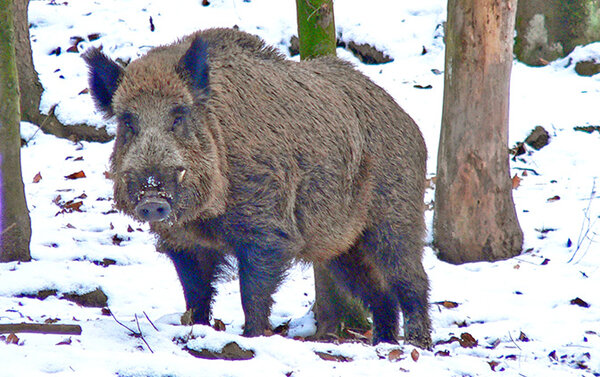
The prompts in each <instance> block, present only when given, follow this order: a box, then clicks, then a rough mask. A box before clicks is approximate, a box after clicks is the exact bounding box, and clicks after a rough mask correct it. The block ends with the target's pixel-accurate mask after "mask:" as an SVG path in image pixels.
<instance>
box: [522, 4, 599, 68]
mask: <svg viewBox="0 0 600 377" xmlns="http://www.w3.org/2000/svg"><path fill="white" fill-rule="evenodd" d="M599 20H600V2H598V1H597V0H519V5H518V8H517V21H516V30H517V37H516V38H515V54H516V55H517V58H518V59H519V60H520V61H522V62H524V63H526V64H529V65H534V66H539V65H545V64H547V62H549V61H552V60H555V59H558V58H561V57H563V56H565V55H568V54H569V53H571V51H573V49H574V48H575V46H577V45H583V44H587V43H591V42H595V41H598V40H600V22H599Z"/></svg>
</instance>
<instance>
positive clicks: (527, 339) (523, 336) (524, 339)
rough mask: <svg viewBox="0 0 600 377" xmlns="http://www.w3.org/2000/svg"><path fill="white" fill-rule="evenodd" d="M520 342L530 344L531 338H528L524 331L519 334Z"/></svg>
mask: <svg viewBox="0 0 600 377" xmlns="http://www.w3.org/2000/svg"><path fill="white" fill-rule="evenodd" d="M519 340H520V341H521V342H529V340H530V339H529V337H527V335H525V333H524V332H523V331H521V333H520V334H519Z"/></svg>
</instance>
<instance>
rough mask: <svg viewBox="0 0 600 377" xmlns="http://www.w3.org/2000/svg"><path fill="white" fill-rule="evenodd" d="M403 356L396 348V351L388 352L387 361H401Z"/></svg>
mask: <svg viewBox="0 0 600 377" xmlns="http://www.w3.org/2000/svg"><path fill="white" fill-rule="evenodd" d="M403 354H404V352H403V351H402V350H401V349H399V348H397V349H393V350H391V351H390V353H389V354H388V360H389V361H398V360H402V355H403Z"/></svg>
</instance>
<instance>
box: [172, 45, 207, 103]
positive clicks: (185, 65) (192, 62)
mask: <svg viewBox="0 0 600 377" xmlns="http://www.w3.org/2000/svg"><path fill="white" fill-rule="evenodd" d="M177 73H179V75H181V76H182V77H183V79H184V80H186V81H187V82H188V83H189V84H190V85H191V86H192V88H193V89H194V92H195V94H197V95H199V96H200V97H206V96H208V93H209V89H210V88H209V83H208V43H206V42H205V41H204V40H203V39H202V38H200V37H196V38H194V40H193V41H192V44H191V45H190V48H189V49H188V50H187V51H186V53H185V54H184V55H183V56H182V57H181V59H180V60H179V63H178V64H177Z"/></svg>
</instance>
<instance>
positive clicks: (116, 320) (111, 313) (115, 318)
mask: <svg viewBox="0 0 600 377" xmlns="http://www.w3.org/2000/svg"><path fill="white" fill-rule="evenodd" d="M110 315H111V316H112V317H113V319H114V320H115V322H117V323H118V324H119V325H121V326H123V327H125V328H126V329H127V330H129V331H131V333H133V334H134V335H136V336H138V335H139V334H137V333H136V332H135V331H133V330H132V329H130V328H129V327H127V326H125V325H124V324H122V323H121V322H119V320H118V319H117V317H115V315H114V314H113V312H112V310H111V311H110Z"/></svg>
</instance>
